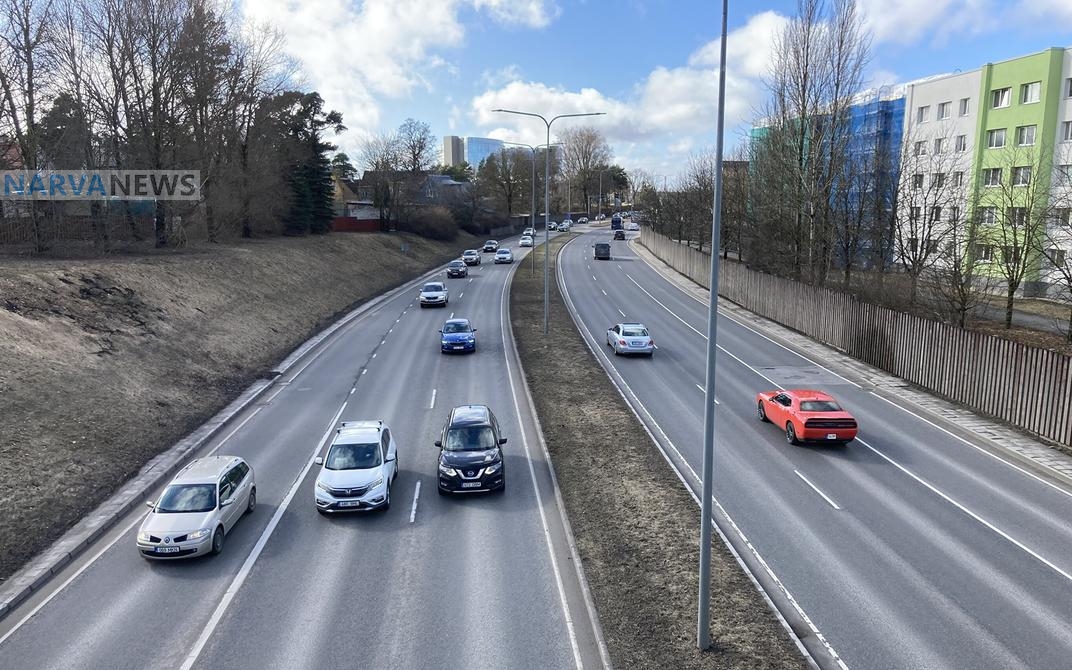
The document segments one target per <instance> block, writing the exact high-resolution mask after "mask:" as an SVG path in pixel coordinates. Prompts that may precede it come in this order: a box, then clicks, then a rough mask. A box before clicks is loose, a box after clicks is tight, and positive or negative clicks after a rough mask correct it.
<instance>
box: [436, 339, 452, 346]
mask: <svg viewBox="0 0 1072 670" xmlns="http://www.w3.org/2000/svg"><path fill="white" fill-rule="evenodd" d="M439 343H440V344H441V345H443V346H444V347H445V346H447V345H448V344H450V340H440V341H439Z"/></svg>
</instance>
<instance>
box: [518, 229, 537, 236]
mask: <svg viewBox="0 0 1072 670" xmlns="http://www.w3.org/2000/svg"><path fill="white" fill-rule="evenodd" d="M526 235H527V236H529V237H534V236H535V235H536V230H535V229H534V228H526V229H525V232H523V233H521V236H522V237H525V236H526Z"/></svg>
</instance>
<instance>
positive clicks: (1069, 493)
mask: <svg viewBox="0 0 1072 670" xmlns="http://www.w3.org/2000/svg"><path fill="white" fill-rule="evenodd" d="M870 393H871V395H873V396H875V397H876V398H878V399H879V400H882V401H883V402H887V403H889V404H891V405H893V406H894V407H896V408H897V409H899V410H901V411H902V412H907V413H908V414H911V415H912V416H914V417H916V418H917V419H919V420H920V421H922V422H923V423H926V424H928V425H930V426H933V427H934V428H937V429H938V430H940V431H942V432H943V433H945V434H946V435H948V436H950V437H952V438H954V439H957V440H960V441H961V442H963V443H964V444H966V445H968V446H969V447H971V448H972V449H975V450H977V451H980V452H982V453H984V454H986V455H987V456H989V457H990V458H993V459H994V460H996V461H998V462H1000V463H1004V464H1005V465H1007V466H1009V467H1010V468H1012V469H1014V470H1016V471H1017V472H1020V473H1021V474H1025V475H1027V476H1028V477H1031V478H1032V479H1034V480H1035V481H1038V482H1040V483H1042V484H1045V485H1046V486H1049V487H1050V488H1052V489H1053V490H1055V491H1059V492H1060V493H1063V494H1065V495H1066V496H1069V497H1072V491H1067V490H1065V489H1063V488H1061V487H1060V486H1058V485H1057V484H1054V483H1053V482H1051V481H1049V480H1047V479H1044V478H1043V477H1040V476H1038V475H1036V474H1035V473H1034V472H1031V471H1030V470H1026V469H1024V468H1022V467H1020V466H1019V465H1017V464H1016V463H1013V462H1012V461H1007V460H1005V459H1004V458H1002V457H1001V456H999V455H997V454H994V453H991V452H990V451H987V450H986V449H983V448H982V447H980V446H979V445H977V444H975V443H973V442H971V441H970V440H966V439H964V438H963V437H961V436H960V435H957V434H956V433H954V432H952V431H949V430H946V429H945V428H942V427H941V426H939V425H938V424H936V423H934V422H933V421H930V420H929V419H927V418H926V417H923V416H920V415H919V414H916V413H915V412H913V411H912V410H910V409H908V408H907V407H901V406H900V405H898V404H897V403H895V402H893V401H892V400H889V399H887V398H883V397H882V396H880V395H879V394H877V393H875V392H874V391H870ZM907 402H912V401H911V400H909V401H907Z"/></svg>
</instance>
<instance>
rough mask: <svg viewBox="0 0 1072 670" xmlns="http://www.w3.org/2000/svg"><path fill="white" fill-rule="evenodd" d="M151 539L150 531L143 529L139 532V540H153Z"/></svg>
mask: <svg viewBox="0 0 1072 670" xmlns="http://www.w3.org/2000/svg"><path fill="white" fill-rule="evenodd" d="M151 541H152V540H150V539H149V531H147V530H143V531H140V532H139V533H138V542H151Z"/></svg>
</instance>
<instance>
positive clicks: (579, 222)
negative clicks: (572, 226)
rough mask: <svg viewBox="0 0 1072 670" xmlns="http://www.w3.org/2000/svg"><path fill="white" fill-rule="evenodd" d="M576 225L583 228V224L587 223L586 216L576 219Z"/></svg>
mask: <svg viewBox="0 0 1072 670" xmlns="http://www.w3.org/2000/svg"><path fill="white" fill-rule="evenodd" d="M577 223H578V225H582V226H583V225H584V224H586V223H588V217H587V216H582V217H581V218H579V219H577Z"/></svg>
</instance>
